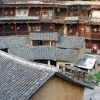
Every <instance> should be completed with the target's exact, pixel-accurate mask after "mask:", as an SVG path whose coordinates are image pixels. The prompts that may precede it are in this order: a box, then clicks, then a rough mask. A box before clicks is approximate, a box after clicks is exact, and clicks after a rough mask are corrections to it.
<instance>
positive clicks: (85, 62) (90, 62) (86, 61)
mask: <svg viewBox="0 0 100 100" xmlns="http://www.w3.org/2000/svg"><path fill="white" fill-rule="evenodd" d="M96 60H97V58H96V57H95V56H94V55H91V54H84V55H83V56H82V57H81V58H79V60H78V61H77V62H76V64H75V66H77V67H80V68H84V69H92V68H93V66H94V65H95V62H96Z"/></svg>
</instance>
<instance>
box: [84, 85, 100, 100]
mask: <svg viewBox="0 0 100 100" xmlns="http://www.w3.org/2000/svg"><path fill="white" fill-rule="evenodd" d="M84 100H100V86H95V87H94V89H93V90H91V89H88V88H86V89H85V91H84Z"/></svg>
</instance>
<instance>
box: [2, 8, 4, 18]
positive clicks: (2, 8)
mask: <svg viewBox="0 0 100 100" xmlns="http://www.w3.org/2000/svg"><path fill="white" fill-rule="evenodd" d="M2 16H4V7H3V8H2Z"/></svg>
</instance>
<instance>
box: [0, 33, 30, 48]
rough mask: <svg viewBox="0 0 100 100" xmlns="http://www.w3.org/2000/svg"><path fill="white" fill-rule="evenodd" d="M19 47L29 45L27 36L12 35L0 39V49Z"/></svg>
mask: <svg viewBox="0 0 100 100" xmlns="http://www.w3.org/2000/svg"><path fill="white" fill-rule="evenodd" d="M21 45H29V40H28V36H27V35H20V36H19V35H13V36H1V37H0V49H5V48H9V47H16V46H21Z"/></svg>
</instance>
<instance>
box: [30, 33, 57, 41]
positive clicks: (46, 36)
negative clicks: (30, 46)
mask: <svg viewBox="0 0 100 100" xmlns="http://www.w3.org/2000/svg"><path fill="white" fill-rule="evenodd" d="M29 39H30V40H44V41H45V40H55V41H57V39H58V33H57V32H47V33H46V32H45V33H34V32H31V33H30V34H29Z"/></svg>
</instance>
